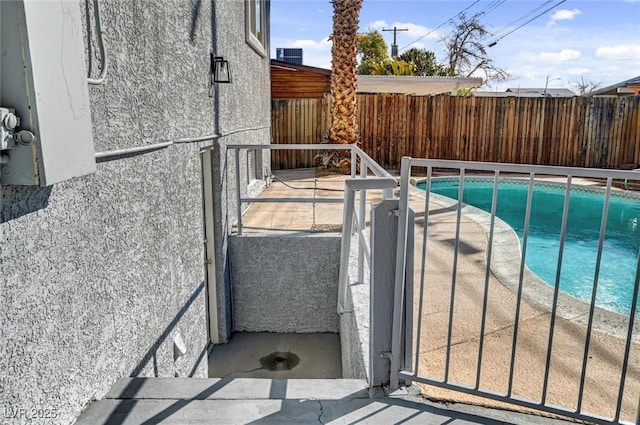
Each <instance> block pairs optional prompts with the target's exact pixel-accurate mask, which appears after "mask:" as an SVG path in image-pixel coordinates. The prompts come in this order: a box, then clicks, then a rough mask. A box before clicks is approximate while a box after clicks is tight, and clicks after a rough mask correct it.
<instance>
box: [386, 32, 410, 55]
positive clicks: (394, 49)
mask: <svg viewBox="0 0 640 425" xmlns="http://www.w3.org/2000/svg"><path fill="white" fill-rule="evenodd" d="M382 31H393V44H392V45H391V57H392V58H397V57H398V44H397V43H396V34H397V33H398V31H409V28H397V27H393V28H388V29H387V28H383V29H382Z"/></svg>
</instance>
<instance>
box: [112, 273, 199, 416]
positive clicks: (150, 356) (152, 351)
mask: <svg viewBox="0 0 640 425" xmlns="http://www.w3.org/2000/svg"><path fill="white" fill-rule="evenodd" d="M204 288H205V284H204V281H202V282H200V284H199V285H198V286H197V287H196V289H195V290H194V291H193V293H192V294H191V296H189V299H187V301H186V302H185V303H184V305H183V306H182V308H181V309H180V310H179V311H178V313H176V315H175V316H174V317H173V319H172V320H171V321H170V322H169V324H168V325H167V327H166V328H165V330H164V331H163V332H162V333H161V334H160V336H159V337H158V338H157V339H156V340H155V341H154V343H153V344H152V345H151V348H149V349H148V350H147V352H146V353H145V355H144V356H143V357H142V359H141V360H140V361H139V362H138V364H137V365H136V366H135V367H134V368H133V370H132V371H131V373H130V375H129V376H137V375H139V374H140V373H142V371H143V370H144V368H145V367H146V366H147V365H148V364H149V362H150V361H153V364H154V375H155V376H156V377H157V376H158V370H157V366H156V352H157V350H158V347H160V346H161V345H162V344H163V343H164V342H165V341H166V340H167V338H168V337H169V335H170V334H171V332H172V331H173V330H174V329H175V327H176V326H177V325H178V323H179V322H180V320H181V319H182V317H183V316H184V315H185V314H186V313H187V311H188V310H189V308H190V307H191V306H192V305H193V303H194V302H195V301H196V299H197V298H198V297H199V296H200V294H201V293H202V292H203V291H204ZM206 352H207V346H205V348H204V350H203V352H202V353H200V355H199V357H198V359H197V360H196V363H195V364H194V366H193V368H192V369H191V373H190V375H189V376H193V374H194V373H195V371H196V370H197V369H198V366H199V365H200V363H201V362H202V361H203V360H204V359H205V358H206ZM143 382H144V380H142V379H140V380H135V379H134V380H132V381H131V383H130V384H129V385H127V386H126V387H125V388H124V389H123V390H122V393H121V394H120V397H121V398H124V399H131V398H134V397H135V395H136V394H137V393H138V391H139V390H140V387H141V386H142V384H143ZM125 402H126V403H125ZM131 402H132V400H122V401H121V402H120V403H119V404H118V406H117V407H116V409H114V411H113V412H112V413H111V415H110V416H109V418H108V419H107V420H106V421H105V423H119V422H120V421H122V420H123V419H124V418H126V413H125V415H124V418H122V417H120V416H118V417H119V419H117V421H115V419H114V421H112V422H110V421H111V420H112V418H113V416H114V414H116V413H118V412H123V411H124V412H129V411H130V410H131V408H132V407H133V405H135V400H134V401H133V404H131ZM125 404H126V405H125Z"/></svg>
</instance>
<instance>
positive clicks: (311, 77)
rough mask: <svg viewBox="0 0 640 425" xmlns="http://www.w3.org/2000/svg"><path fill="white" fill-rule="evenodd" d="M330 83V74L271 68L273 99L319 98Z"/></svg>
mask: <svg viewBox="0 0 640 425" xmlns="http://www.w3.org/2000/svg"><path fill="white" fill-rule="evenodd" d="M329 85H330V77H329V76H328V75H322V74H316V73H313V72H308V71H301V70H298V71H292V70H286V69H278V68H271V99H319V98H322V96H324V94H325V93H329Z"/></svg>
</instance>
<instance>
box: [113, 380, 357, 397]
mask: <svg viewBox="0 0 640 425" xmlns="http://www.w3.org/2000/svg"><path fill="white" fill-rule="evenodd" d="M368 397H369V384H367V382H366V381H365V380H362V379H262V378H232V379H219V378H208V379H198V378H124V379H120V380H119V381H117V382H116V383H115V384H114V385H113V387H112V388H111V390H110V391H109V392H108V393H107V395H106V396H105V397H104V398H105V399H138V400H143V399H156V400H187V399H191V400H345V399H353V398H368Z"/></svg>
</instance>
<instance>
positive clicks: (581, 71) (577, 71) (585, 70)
mask: <svg viewBox="0 0 640 425" xmlns="http://www.w3.org/2000/svg"><path fill="white" fill-rule="evenodd" d="M590 72H591V68H585V67H575V68H569V69H567V71H566V73H567V75H571V76H574V75H586V74H589V73H590Z"/></svg>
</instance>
